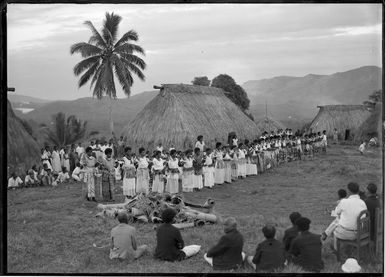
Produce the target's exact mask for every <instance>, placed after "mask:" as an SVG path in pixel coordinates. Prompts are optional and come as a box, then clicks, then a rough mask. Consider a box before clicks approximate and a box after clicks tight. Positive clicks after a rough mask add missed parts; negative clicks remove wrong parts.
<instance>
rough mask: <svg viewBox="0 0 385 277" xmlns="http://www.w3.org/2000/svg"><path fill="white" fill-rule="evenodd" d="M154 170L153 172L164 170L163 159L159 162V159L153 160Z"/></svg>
mask: <svg viewBox="0 0 385 277" xmlns="http://www.w3.org/2000/svg"><path fill="white" fill-rule="evenodd" d="M152 163H153V165H152V169H153V170H163V168H164V166H163V163H164V160H163V159H162V158H160V159H159V160H158V159H157V158H154V159H153V160H152Z"/></svg>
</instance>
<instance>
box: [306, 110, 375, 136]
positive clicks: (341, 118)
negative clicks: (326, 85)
mask: <svg viewBox="0 0 385 277" xmlns="http://www.w3.org/2000/svg"><path fill="white" fill-rule="evenodd" d="M318 108H319V112H318V114H317V116H316V117H315V118H314V119H313V121H312V122H311V124H310V128H311V129H312V130H313V131H315V132H322V131H323V130H326V132H327V134H328V135H332V133H333V130H334V128H336V129H337V131H338V132H339V133H340V134H342V133H344V132H345V130H347V129H349V130H350V134H351V135H353V136H355V134H356V133H357V130H358V129H359V128H360V126H361V125H362V123H363V122H364V121H365V120H366V119H367V118H368V117H369V116H370V114H371V113H370V112H369V111H368V110H367V109H366V108H365V107H364V106H363V105H327V106H318Z"/></svg>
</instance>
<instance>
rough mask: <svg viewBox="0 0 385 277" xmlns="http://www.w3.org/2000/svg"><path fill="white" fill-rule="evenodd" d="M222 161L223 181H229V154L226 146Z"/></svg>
mask: <svg viewBox="0 0 385 277" xmlns="http://www.w3.org/2000/svg"><path fill="white" fill-rule="evenodd" d="M223 162H224V163H225V178H224V180H225V183H231V156H230V149H229V148H228V147H226V148H225V152H224V157H223Z"/></svg>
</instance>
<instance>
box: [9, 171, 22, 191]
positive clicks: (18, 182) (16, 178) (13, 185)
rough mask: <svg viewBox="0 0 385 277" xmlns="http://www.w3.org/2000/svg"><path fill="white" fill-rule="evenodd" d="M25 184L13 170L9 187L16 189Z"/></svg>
mask: <svg viewBox="0 0 385 277" xmlns="http://www.w3.org/2000/svg"><path fill="white" fill-rule="evenodd" d="M22 184H23V181H22V180H21V178H20V177H19V176H17V174H16V172H12V174H11V178H9V180H8V189H16V188H18V187H19V186H21V185H22Z"/></svg>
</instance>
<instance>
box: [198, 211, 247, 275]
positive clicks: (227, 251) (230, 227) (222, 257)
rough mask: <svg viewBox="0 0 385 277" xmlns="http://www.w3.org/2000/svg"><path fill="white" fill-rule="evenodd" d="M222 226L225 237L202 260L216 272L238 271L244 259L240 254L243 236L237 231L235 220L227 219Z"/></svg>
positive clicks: (241, 253)
mask: <svg viewBox="0 0 385 277" xmlns="http://www.w3.org/2000/svg"><path fill="white" fill-rule="evenodd" d="M223 224H224V232H225V235H223V236H222V237H221V238H220V240H219V242H218V243H217V245H215V246H214V247H212V248H211V249H210V250H209V251H208V252H207V253H206V254H205V255H204V259H205V260H206V262H208V263H209V264H210V265H211V266H212V267H213V268H214V269H216V270H231V269H238V268H240V267H241V266H242V265H243V260H244V259H245V257H246V255H245V253H243V252H242V248H243V236H242V234H241V233H240V232H239V231H238V230H237V222H236V220H235V218H233V217H229V218H227V219H226V220H225V221H224V223H223Z"/></svg>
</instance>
